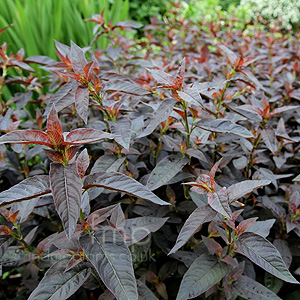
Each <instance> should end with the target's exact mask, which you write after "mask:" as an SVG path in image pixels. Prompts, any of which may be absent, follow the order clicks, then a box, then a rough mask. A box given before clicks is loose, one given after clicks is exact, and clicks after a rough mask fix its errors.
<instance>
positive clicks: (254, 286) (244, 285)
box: [234, 275, 281, 300]
mask: <svg viewBox="0 0 300 300" xmlns="http://www.w3.org/2000/svg"><path fill="white" fill-rule="evenodd" d="M234 289H235V291H236V292H237V294H238V295H239V296H241V297H243V298H245V299H247V300H268V299H269V300H280V299H281V298H279V297H278V296H276V294H275V293H273V292H272V291H270V290H269V289H267V288H266V287H265V286H263V285H262V284H260V283H259V282H257V281H255V280H253V279H251V278H250V277H247V276H243V275H242V276H241V277H240V278H239V279H238V280H237V281H236V282H235V283H234Z"/></svg>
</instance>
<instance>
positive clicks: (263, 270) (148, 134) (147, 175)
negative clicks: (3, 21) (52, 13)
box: [0, 3, 300, 300]
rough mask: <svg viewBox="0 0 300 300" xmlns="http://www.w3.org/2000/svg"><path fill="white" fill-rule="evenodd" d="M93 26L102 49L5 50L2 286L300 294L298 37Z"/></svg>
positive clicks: (177, 23) (43, 290)
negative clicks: (137, 36) (51, 54)
mask: <svg viewBox="0 0 300 300" xmlns="http://www.w3.org/2000/svg"><path fill="white" fill-rule="evenodd" d="M178 5H179V4H176V3H175V4H174V6H175V9H174V10H175V11H176V10H177V8H178ZM90 21H93V22H95V23H96V25H95V26H96V29H95V39H94V42H96V40H97V38H99V37H100V36H107V37H108V38H109V39H110V40H111V41H112V43H111V45H110V46H109V47H108V48H107V49H105V50H97V51H92V50H91V49H88V50H86V48H84V49H82V48H81V47H79V46H78V45H76V44H75V43H74V42H72V43H71V46H70V47H69V46H68V45H64V44H62V43H59V42H56V43H55V45H56V49H57V54H58V60H57V61H54V60H52V59H49V58H48V59H47V58H45V57H40V56H35V57H27V58H24V56H23V53H22V52H19V53H18V54H12V55H9V54H7V52H6V49H5V45H2V46H1V48H0V49H1V51H0V53H1V68H2V77H1V81H0V87H1V90H2V88H3V86H4V85H5V86H8V87H10V85H12V84H17V85H20V89H23V93H20V94H16V95H14V97H13V98H11V99H9V100H8V101H7V102H6V101H4V100H3V99H2V98H1V99H0V101H1V102H0V104H1V119H0V129H1V131H2V133H3V134H2V135H1V137H0V144H1V148H0V151H1V152H0V153H1V164H0V168H1V180H2V184H1V189H3V190H2V191H1V193H0V213H1V215H2V219H1V227H0V232H1V234H0V254H1V263H2V267H3V277H4V278H5V280H2V281H1V283H0V284H1V287H2V289H1V293H3V294H4V293H5V297H6V298H7V297H9V298H10V299H13V298H16V297H18V299H20V298H21V297H23V296H24V297H26V298H27V297H28V296H29V294H30V296H29V299H30V300H33V299H39V300H41V299H49V298H50V297H52V298H55V297H57V298H59V299H67V298H69V297H71V296H72V295H73V297H74V299H78V298H80V299H94V298H98V297H99V298H98V299H110V298H111V299H113V298H114V297H116V298H117V299H118V300H119V299H122V300H123V299H130V300H134V299H138V296H139V297H140V298H142V299H157V298H160V299H168V298H169V299H192V298H196V297H198V298H200V299H235V298H237V297H238V298H237V299H261V298H262V297H264V298H266V299H268V298H269V299H280V298H279V297H283V296H284V297H290V298H293V297H294V298H296V299H297V298H299V290H298V289H297V287H298V285H297V283H298V281H297V279H296V278H299V277H298V275H299V248H298V245H299V236H300V230H299V228H300V227H299V226H300V209H299V204H300V203H299V195H300V194H299V181H300V180H299V168H298V165H299V141H300V138H299V105H298V102H299V99H300V93H299V86H300V85H299V76H300V71H299V65H298V61H299V56H298V54H297V53H299V42H298V40H299V35H298V34H295V35H292V34H290V33H287V34H285V35H283V34H282V33H281V32H278V31H276V29H274V30H273V31H271V32H263V31H254V32H249V33H243V32H241V31H240V30H236V28H235V27H234V24H235V20H234V19H231V20H230V21H229V22H227V23H225V24H224V25H222V24H221V22H220V20H218V22H204V21H203V20H202V21H199V22H191V21H188V20H184V19H181V18H180V16H178V15H174V16H172V17H170V18H169V19H168V20H165V22H160V21H158V20H157V19H153V20H152V23H151V24H149V25H147V26H145V27H144V32H145V36H144V38H143V39H142V41H139V40H138V41H137V40H129V38H128V37H127V36H126V35H122V34H121V33H120V30H125V29H126V30H130V31H132V30H134V29H136V28H139V27H140V25H139V24H137V23H134V22H129V21H124V22H118V23H115V24H106V23H105V22H104V21H103V16H101V15H94V16H93V17H92V18H91V19H90ZM32 63H36V64H40V65H43V69H45V70H48V71H49V72H51V75H49V77H48V82H49V84H50V85H51V86H50V89H49V90H50V91H49V92H48V93H46V94H44V93H43V92H42V91H41V89H40V82H39V79H38V78H37V77H35V76H34V72H33V70H32V69H31V68H30V66H29V64H32ZM7 69H16V70H17V71H18V75H17V76H12V75H11V76H10V77H8V75H7V72H6V71H7ZM1 90H0V91H1ZM0 96H1V93H0ZM57 295H58V296H57Z"/></svg>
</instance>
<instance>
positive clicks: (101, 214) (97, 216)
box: [86, 204, 118, 228]
mask: <svg viewBox="0 0 300 300" xmlns="http://www.w3.org/2000/svg"><path fill="white" fill-rule="evenodd" d="M117 205H118V204H115V205H110V206H107V207H104V208H100V209H97V210H96V211H94V212H92V213H91V214H90V215H89V216H88V218H87V220H86V222H87V223H89V225H90V226H91V227H92V228H93V227H95V226H97V225H98V224H100V223H102V222H103V221H105V220H106V219H107V218H108V217H109V216H111V214H112V213H113V211H114V210H115V209H116V207H117Z"/></svg>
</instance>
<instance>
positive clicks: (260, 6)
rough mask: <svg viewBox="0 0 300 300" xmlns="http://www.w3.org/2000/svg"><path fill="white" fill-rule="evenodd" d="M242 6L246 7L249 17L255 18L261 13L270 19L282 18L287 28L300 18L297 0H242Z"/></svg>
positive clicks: (299, 7) (299, 5) (299, 6)
mask: <svg viewBox="0 0 300 300" xmlns="http://www.w3.org/2000/svg"><path fill="white" fill-rule="evenodd" d="M240 6H241V7H246V9H247V12H248V15H247V17H248V19H250V20H255V19H257V17H258V16H259V15H261V16H262V17H263V18H265V19H266V20H269V21H274V20H280V21H281V22H282V25H283V27H284V28H286V29H291V28H292V25H293V24H295V23H298V22H299V20H300V4H299V2H298V1H297V0H288V1H287V0H272V1H262V0H251V1H248V0H241V3H240ZM273 23H274V22H273Z"/></svg>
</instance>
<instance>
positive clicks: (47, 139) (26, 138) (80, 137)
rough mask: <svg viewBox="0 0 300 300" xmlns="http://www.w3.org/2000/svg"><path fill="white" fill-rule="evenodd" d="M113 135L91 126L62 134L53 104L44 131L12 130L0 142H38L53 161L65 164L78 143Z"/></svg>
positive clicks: (72, 154) (73, 154) (90, 141)
mask: <svg viewBox="0 0 300 300" xmlns="http://www.w3.org/2000/svg"><path fill="white" fill-rule="evenodd" d="M113 137H114V135H112V134H110V133H106V132H103V131H101V130H97V129H92V128H78V129H75V130H73V131H71V132H69V133H66V134H64V133H63V131H62V127H61V125H60V122H59V120H58V116H57V112H56V109H55V106H54V104H53V105H52V108H51V111H50V113H49V116H48V119H47V130H46V132H42V131H38V130H30V129H28V130H14V131H12V132H9V133H7V134H5V135H3V136H1V137H0V144H4V143H14V144H39V145H43V146H47V147H49V148H51V150H49V149H45V152H46V154H47V156H48V157H49V158H50V159H51V160H52V161H55V162H58V163H61V164H67V163H68V162H69V161H70V160H71V159H72V158H73V157H74V156H75V154H76V153H77V151H78V149H79V147H80V145H82V144H87V143H92V142H97V141H99V140H101V139H105V138H113Z"/></svg>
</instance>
